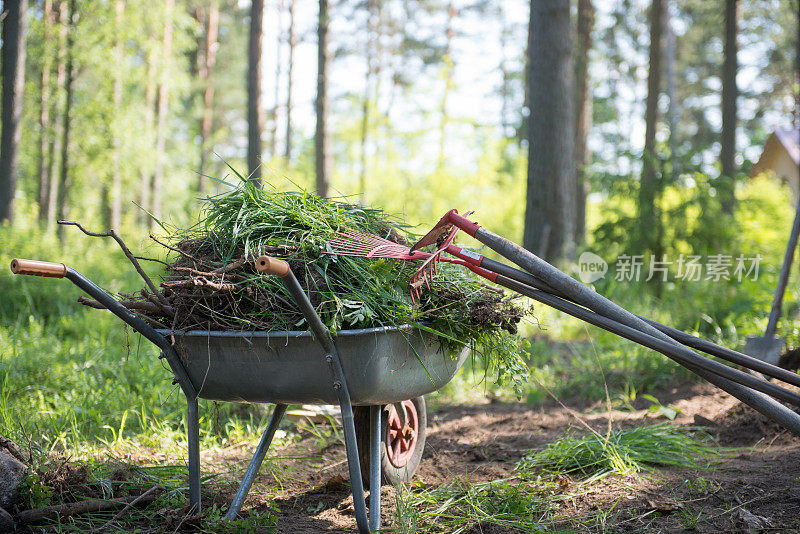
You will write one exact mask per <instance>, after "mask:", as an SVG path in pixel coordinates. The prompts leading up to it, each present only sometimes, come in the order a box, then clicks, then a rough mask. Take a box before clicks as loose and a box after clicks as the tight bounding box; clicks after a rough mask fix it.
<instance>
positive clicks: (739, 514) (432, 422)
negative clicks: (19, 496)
mask: <svg viewBox="0 0 800 534" xmlns="http://www.w3.org/2000/svg"><path fill="white" fill-rule="evenodd" d="M658 398H659V399H660V400H661V402H662V404H663V405H667V404H668V403H671V404H673V405H674V406H676V407H678V408H680V410H681V413H680V414H679V416H678V417H677V418H676V419H675V420H674V421H673V424H677V425H687V426H689V425H696V426H702V427H703V428H704V430H705V431H706V432H708V433H709V434H710V435H711V436H713V437H714V438H715V439H716V440H717V441H718V442H719V443H720V445H722V446H723V447H725V448H726V452H725V454H724V456H723V458H721V461H720V462H719V463H718V464H716V465H715V466H714V467H713V468H712V469H707V470H700V471H698V470H690V469H682V468H668V469H658V470H656V471H653V472H652V473H647V474H646V475H645V476H643V477H642V476H640V477H627V476H613V477H607V478H605V479H603V480H601V481H599V482H597V483H594V484H593V485H591V486H589V489H588V492H583V493H582V494H581V495H580V496H578V497H575V498H572V499H568V500H566V501H564V502H563V503H562V504H561V509H560V510H558V513H557V516H558V517H559V518H560V519H559V520H558V521H557V522H556V523H555V524H554V525H553V527H554V529H556V530H562V529H563V530H566V531H585V530H586V529H588V528H589V527H588V526H587V525H590V524H591V525H594V527H592V528H593V529H598V528H599V529H600V530H604V531H610V532H684V531H686V532H752V531H764V530H767V531H773V532H793V531H800V514H798V512H799V511H800V439H798V438H795V437H793V436H792V435H790V434H789V433H788V432H786V431H784V430H782V429H781V428H780V427H778V426H777V425H774V424H772V423H771V422H769V421H768V420H766V419H765V418H764V417H762V416H761V415H760V414H758V413H756V412H754V411H752V410H751V409H750V408H748V407H746V406H743V405H741V404H740V403H739V402H738V401H737V400H736V399H734V398H732V397H730V396H729V395H727V394H725V393H723V392H720V391H719V390H716V389H714V388H713V387H711V386H708V385H702V384H687V385H685V386H683V387H680V388H675V389H673V390H671V391H666V392H661V393H660V394H659V395H658ZM565 404H566V405H568V406H569V408H567V407H566V406H563V405H559V404H556V403H552V404H550V405H546V406H539V407H529V406H525V405H508V404H485V405H471V406H442V407H439V409H437V410H435V411H434V410H429V414H428V442H427V447H426V451H425V455H424V459H423V463H422V465H421V467H420V470H419V471H418V473H417V475H416V477H415V481H416V483H419V484H424V485H426V486H435V485H441V484H445V483H448V482H450V481H452V480H454V479H456V478H461V479H466V478H468V479H469V481H471V482H482V481H490V480H497V479H501V478H503V477H506V476H509V475H510V474H511V473H512V471H513V469H514V465H515V463H516V461H517V460H519V459H520V458H521V457H522V456H523V455H524V454H525V453H526V452H527V451H529V450H531V449H540V448H542V447H544V446H545V445H547V444H548V443H551V442H553V441H555V440H556V439H558V438H559V437H560V436H561V435H562V434H563V433H564V432H565V431H566V430H567V429H569V428H571V427H574V428H575V431H576V432H585V429H584V430H581V429H582V428H583V426H582V424H581V423H579V421H578V419H577V418H580V419H582V420H583V421H584V422H585V423H586V424H588V425H590V426H592V427H593V428H595V429H597V430H598V431H603V430H605V429H607V425H608V423H609V421H611V422H612V424H614V425H615V426H621V427H626V426H634V425H640V424H650V423H654V422H655V421H654V420H653V419H652V416H651V415H650V414H649V412H648V410H646V409H645V407H642V409H640V410H636V411H616V410H612V411H608V410H605V409H604V407H603V406H602V404H595V405H587V404H583V405H580V404H577V403H570V402H566V401H565ZM634 407H638V406H634ZM659 420H660V421H663V420H664V419H663V418H661V419H659ZM273 455H274V456H273V459H272V461H270V462H268V463H267V464H265V468H264V469H263V470H262V474H261V475H260V476H259V478H258V479H257V483H256V484H255V485H254V488H253V490H252V492H251V494H250V497H249V498H248V500H247V502H246V503H245V510H247V509H252V508H255V509H259V508H262V507H266V506H268V504H269V502H270V501H271V500H273V499H276V503H277V505H278V507H279V512H278V529H279V531H280V532H292V533H294V534H303V533H310V532H352V531H353V530H354V529H355V520H354V516H353V512H352V497H350V496H349V489H348V488H349V487H348V486H347V484H346V483H345V481H346V479H347V470H346V464H345V462H344V449H343V447H342V446H341V445H340V444H339V443H338V442H336V443H324V442H323V441H321V440H320V439H319V437H314V436H313V434H312V433H309V432H307V433H305V434H304V435H303V437H302V439H301V440H300V441H299V442H297V443H294V444H292V445H290V446H288V447H284V448H283V449H281V450H277V451H275V452H273ZM248 458H249V457H248V451H245V450H240V449H236V450H229V451H226V452H225V453H218V454H213V455H206V457H204V458H203V461H204V464H205V466H206V467H205V468H206V469H208V468H209V467H210V466H217V468H218V469H220V470H221V471H228V472H230V471H231V469H232V468H233V469H234V470H235V471H239V472H241V470H242V469H243V468H244V467H245V466H246V462H247V460H248ZM570 486H571V482H570V481H566V483H565V484H564V490H565V491H566V492H569V491H570ZM234 491H235V486H234V485H233V484H231V485H230V486H229V487H228V488H227V489H226V490H223V491H221V492H219V493H217V494H215V495H213V496H212V495H210V496H209V497H211V498H212V499H213V501H215V502H219V503H220V504H221V505H222V504H224V503H227V502H229V499H230V498H231V497H232V495H233V493H234ZM382 503H383V521H384V524H385V525H388V524H391V523H392V520H393V515H394V510H395V507H394V488H391V487H386V486H384V487H383V490H382ZM598 525H600V526H599V527H598ZM469 532H474V533H479V532H483V533H506V532H518V531H517V530H513V529H510V530H509V529H506V528H501V527H497V526H494V525H476V526H475V527H474V528H473V529H472V530H470V531H469Z"/></svg>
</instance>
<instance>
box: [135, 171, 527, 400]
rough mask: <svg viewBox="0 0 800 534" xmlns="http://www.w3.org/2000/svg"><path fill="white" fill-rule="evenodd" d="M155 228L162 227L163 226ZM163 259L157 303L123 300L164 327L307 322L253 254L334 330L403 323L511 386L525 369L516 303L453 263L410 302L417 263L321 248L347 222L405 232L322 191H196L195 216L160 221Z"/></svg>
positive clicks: (244, 186) (402, 236) (402, 237)
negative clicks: (285, 270) (297, 289)
mask: <svg viewBox="0 0 800 534" xmlns="http://www.w3.org/2000/svg"><path fill="white" fill-rule="evenodd" d="M165 229H166V228H165ZM166 230H167V232H168V236H167V238H168V241H169V243H164V245H165V246H167V247H168V248H170V249H171V251H172V252H171V254H172V256H171V260H170V261H169V262H167V263H166V264H165V266H166V269H165V275H164V279H163V280H162V282H161V291H162V293H163V295H164V296H165V297H166V299H167V301H168V305H167V306H163V302H162V303H161V304H156V296H154V295H152V294H149V293H148V292H147V291H146V290H143V291H142V292H140V294H139V295H136V296H135V297H134V298H135V299H136V300H137V301H138V302H139V307H138V310H139V313H142V314H144V315H146V316H147V317H148V319H149V320H150V321H151V322H153V323H154V324H156V325H157V326H162V327H164V328H170V329H173V330H192V329H200V330H240V331H248V330H266V331H285V330H302V329H305V328H307V325H306V324H305V319H304V318H303V316H302V314H301V313H300V311H299V309H298V307H297V306H296V304H295V303H294V301H293V300H292V298H291V296H290V295H289V293H288V291H287V290H286V288H285V287H284V285H283V283H282V282H281V281H280V280H279V279H277V278H276V277H271V276H261V275H260V274H259V273H257V272H256V271H255V269H254V265H253V260H254V259H255V258H256V257H258V256H259V255H261V254H269V255H271V256H274V257H277V258H281V259H285V260H287V261H288V262H289V265H290V266H291V269H292V272H293V273H294V275H295V276H296V277H297V279H298V280H299V282H300V284H301V285H302V286H303V288H304V289H305V290H306V292H307V293H308V295H309V298H310V300H311V302H312V304H313V305H314V307H315V309H316V311H317V313H318V314H319V316H320V317H321V319H322V321H323V322H324V323H325V325H326V326H327V327H328V328H329V330H330V331H331V332H332V333H333V334H334V335H335V334H336V332H338V331H340V330H343V329H358V328H372V327H381V326H401V325H406V324H411V325H415V326H418V327H420V328H423V329H425V330H427V331H430V332H433V333H435V334H436V335H438V336H439V339H440V340H441V341H442V344H443V346H444V347H445V348H446V349H448V351H450V352H451V353H452V354H455V353H456V352H459V351H460V349H461V348H462V347H463V346H464V345H469V346H470V347H471V348H472V349H473V350H474V351H475V352H476V353H477V354H480V355H482V356H483V357H484V360H485V362H486V368H487V369H488V370H489V371H490V372H492V373H496V374H497V375H498V377H499V378H500V379H501V381H503V380H505V379H508V380H509V381H511V382H512V383H513V384H514V385H515V387H516V388H517V389H519V390H521V386H522V384H523V382H524V381H525V379H526V377H527V366H526V365H525V363H524V360H523V359H522V355H523V346H522V341H521V340H520V339H518V337H517V336H516V327H517V323H518V322H519V321H520V320H521V318H522V316H523V314H524V313H525V310H523V309H522V307H521V306H519V305H517V304H516V303H515V302H514V301H513V300H512V299H511V298H509V297H507V296H506V295H505V294H504V293H503V292H502V291H499V290H498V289H496V288H492V287H489V286H487V284H485V283H484V282H483V281H481V280H479V279H478V278H477V277H476V276H475V275H473V274H472V273H470V272H469V271H467V270H466V269H464V268H463V267H460V266H457V265H452V264H446V263H445V264H440V265H439V268H438V271H437V273H436V274H435V275H434V276H433V278H432V281H431V288H430V290H427V291H425V292H424V293H423V295H422V297H421V298H420V299H419V301H418V302H417V303H414V302H413V301H412V299H411V296H410V294H409V290H408V281H409V279H410V278H411V276H412V275H413V273H414V272H415V270H416V269H417V268H418V266H419V263H418V262H408V261H402V260H392V259H375V258H360V257H349V256H338V255H333V254H330V253H329V252H330V247H329V245H328V241H329V240H330V239H331V237H333V236H334V234H336V233H337V232H342V231H345V230H356V231H359V232H363V233H368V234H376V235H379V236H380V237H383V238H386V239H389V240H392V241H394V242H397V243H400V244H404V245H408V244H409V243H410V242H411V241H413V240H414V239H415V237H416V236H414V235H412V234H410V233H409V232H408V230H407V227H406V226H405V225H404V224H402V223H400V222H399V221H397V220H394V219H392V218H391V217H389V216H388V215H387V214H385V213H384V212H382V211H381V210H377V209H371V208H365V207H363V206H359V205H355V204H351V203H347V202H343V201H340V200H329V199H323V198H320V197H318V196H317V195H314V194H312V193H309V192H307V191H296V192H280V191H276V190H273V189H261V188H259V187H256V186H254V185H253V184H252V183H251V182H250V181H247V180H244V179H242V181H241V183H240V185H238V186H236V187H233V188H232V189H231V190H230V191H227V192H224V193H222V194H220V195H218V196H215V197H210V198H208V199H206V201H205V203H204V205H203V207H202V211H201V217H200V220H199V221H198V223H197V224H196V225H195V226H194V227H192V228H190V229H188V230H184V229H166Z"/></svg>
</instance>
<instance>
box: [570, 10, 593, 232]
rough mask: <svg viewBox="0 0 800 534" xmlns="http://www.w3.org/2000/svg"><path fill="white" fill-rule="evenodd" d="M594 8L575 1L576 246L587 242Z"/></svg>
mask: <svg viewBox="0 0 800 534" xmlns="http://www.w3.org/2000/svg"><path fill="white" fill-rule="evenodd" d="M593 25H594V7H593V6H592V0H578V41H577V43H578V49H577V51H576V54H575V175H576V185H577V188H576V195H575V242H576V243H583V242H584V240H585V238H586V196H587V195H588V193H589V180H588V172H587V168H588V166H589V165H590V164H591V159H592V158H591V152H590V151H589V150H587V148H586V138H587V137H588V135H589V131H590V130H591V129H592V96H591V95H590V94H589V50H591V48H592V26H593Z"/></svg>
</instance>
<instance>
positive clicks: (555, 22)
mask: <svg viewBox="0 0 800 534" xmlns="http://www.w3.org/2000/svg"><path fill="white" fill-rule="evenodd" d="M528 39H529V42H528V52H529V54H528V65H527V76H526V77H527V79H528V80H527V86H528V91H529V98H530V106H531V115H530V120H529V125H530V130H529V132H528V139H529V141H528V185H527V203H526V210H525V231H524V237H523V244H524V246H525V248H527V249H528V250H530V251H532V252H534V253H536V254H540V255H541V256H543V258H544V259H546V260H547V261H550V262H555V261H558V260H560V259H562V258H564V257H569V256H571V255H572V254H573V253H574V244H573V236H574V235H575V215H574V210H575V189H576V185H575V145H574V144H575V129H574V126H573V120H574V117H573V110H572V101H573V98H574V94H573V91H572V82H573V80H572V78H573V75H574V70H573V64H572V37H571V32H570V13H569V0H531V11H530V28H529V32H528Z"/></svg>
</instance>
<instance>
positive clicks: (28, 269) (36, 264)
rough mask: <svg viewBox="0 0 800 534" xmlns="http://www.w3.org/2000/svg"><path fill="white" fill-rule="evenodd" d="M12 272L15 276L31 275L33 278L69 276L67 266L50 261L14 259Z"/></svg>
mask: <svg viewBox="0 0 800 534" xmlns="http://www.w3.org/2000/svg"><path fill="white" fill-rule="evenodd" d="M11 272H12V273H14V274H29V275H31V276H47V277H50V278H64V277H65V276H67V266H66V265H64V264H63V263H52V262H49V261H39V260H22V259H13V260H11Z"/></svg>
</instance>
